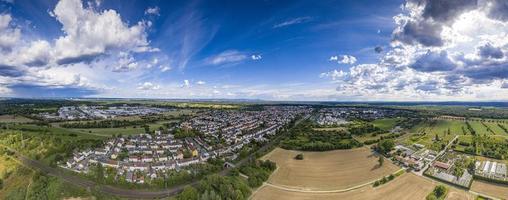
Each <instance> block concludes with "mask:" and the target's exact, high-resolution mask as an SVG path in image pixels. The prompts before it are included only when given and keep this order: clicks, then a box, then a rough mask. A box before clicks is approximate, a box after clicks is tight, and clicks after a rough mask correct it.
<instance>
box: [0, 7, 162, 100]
mask: <svg viewBox="0 0 508 200" xmlns="http://www.w3.org/2000/svg"><path fill="white" fill-rule="evenodd" d="M99 4H100V1H96V2H95V5H94V3H93V2H91V3H90V2H89V3H88V4H86V5H88V7H86V6H85V5H83V2H82V1H80V0H62V1H58V2H57V4H56V6H55V8H54V9H53V10H52V11H50V12H49V13H48V15H50V16H51V17H54V19H55V20H56V21H57V22H58V23H60V24H61V25H62V26H61V28H62V29H61V31H62V34H61V36H59V37H57V38H56V39H54V40H51V41H50V40H45V39H35V40H34V39H33V38H34V37H32V36H29V35H24V32H22V31H21V30H25V29H22V27H18V25H16V24H17V23H15V22H16V20H18V19H13V18H12V16H11V15H10V14H8V13H2V14H0V53H1V54H2V56H0V88H16V90H23V89H27V88H31V89H33V90H35V89H40V90H41V91H42V90H44V91H47V92H48V91H51V90H49V89H51V88H52V89H58V90H59V91H66V90H65V88H72V89H74V90H83V91H86V94H94V93H95V92H92V91H94V90H101V89H102V88H107V87H106V86H105V85H104V84H106V83H110V82H112V79H118V80H119V81H122V80H121V79H124V78H125V79H129V78H130V79H133V78H137V77H141V75H142V74H143V72H139V73H138V72H135V73H133V72H132V71H134V70H140V69H141V68H142V67H141V66H147V68H146V69H149V68H150V67H148V66H149V65H150V63H149V61H144V60H142V59H141V60H139V59H138V57H137V55H139V54H144V55H148V54H149V53H157V51H158V49H157V48H153V47H151V46H150V42H149V41H148V40H147V30H148V29H149V28H150V25H151V22H149V21H144V20H142V21H139V22H134V23H132V24H130V23H128V22H125V21H123V20H122V18H121V16H120V14H119V13H117V12H116V11H115V10H111V9H109V10H103V11H100V12H99V11H97V9H96V8H95V6H98V5H99ZM27 30H29V28H27ZM166 60H167V59H165V61H166ZM166 65H168V63H167V62H164V63H162V62H159V63H158V66H161V68H160V70H162V71H167V70H169V68H168V67H163V66H166ZM128 71H129V72H131V73H129V74H127V73H121V74H122V75H119V76H118V77H117V76H116V75H115V74H114V73H115V72H128ZM110 72H111V73H110ZM92 80H93V81H92ZM134 87H135V85H134ZM2 90H4V91H7V90H5V89H2ZM9 91H11V92H13V90H12V89H9ZM14 92H16V91H14Z"/></svg>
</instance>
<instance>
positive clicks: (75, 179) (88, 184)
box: [0, 116, 308, 199]
mask: <svg viewBox="0 0 508 200" xmlns="http://www.w3.org/2000/svg"><path fill="white" fill-rule="evenodd" d="M306 118H308V116H307V117H304V118H302V119H300V120H298V121H297V122H296V123H295V124H294V125H297V124H299V123H300V122H301V121H303V120H304V119H306ZM283 135H285V134H280V135H279V136H277V138H274V139H272V140H270V142H268V143H267V144H265V145H264V146H263V147H261V148H259V149H258V150H257V151H256V152H254V153H252V154H251V155H249V156H248V157H246V158H244V159H242V160H240V161H238V163H236V167H238V166H241V165H243V164H245V163H246V162H247V161H248V160H250V159H251V158H255V157H254V155H256V153H258V152H263V151H265V150H266V149H268V148H270V147H271V146H272V145H274V144H275V142H276V141H278V139H280V138H281V137H282V136H283ZM0 146H2V147H4V148H6V149H8V150H10V151H12V152H14V154H15V157H16V158H17V159H18V160H19V161H21V163H23V165H26V166H28V167H31V168H34V169H37V170H39V171H41V172H43V173H46V174H48V175H50V176H54V177H57V178H60V179H62V180H64V181H65V182H68V183H70V184H73V185H75V186H78V187H82V188H85V189H87V190H96V191H99V192H102V193H104V194H108V195H113V196H117V197H122V198H129V199H158V198H165V197H170V196H174V195H176V194H178V193H180V192H181V191H182V190H183V189H184V188H185V187H186V186H195V185H197V184H198V182H199V180H195V181H192V182H190V183H186V184H181V185H177V186H173V187H171V188H169V189H163V190H139V189H124V188H119V187H114V186H109V185H100V184H97V183H95V182H93V181H90V180H88V179H85V178H83V177H80V176H76V175H73V174H70V173H64V170H63V169H59V168H53V167H50V166H48V165H46V164H44V163H42V162H40V161H38V160H33V159H30V158H28V157H26V156H24V155H22V154H21V153H19V152H18V151H16V150H15V149H12V148H10V147H8V146H5V145H2V144H0ZM231 170H232V168H226V169H224V170H222V171H220V172H218V174H219V175H221V176H225V175H227V174H228V173H229V172H230V171H231Z"/></svg>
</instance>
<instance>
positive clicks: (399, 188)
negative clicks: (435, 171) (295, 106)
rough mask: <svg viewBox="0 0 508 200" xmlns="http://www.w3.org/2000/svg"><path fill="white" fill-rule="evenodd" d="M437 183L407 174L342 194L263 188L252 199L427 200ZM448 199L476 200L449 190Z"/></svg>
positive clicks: (462, 192) (470, 196)
mask: <svg viewBox="0 0 508 200" xmlns="http://www.w3.org/2000/svg"><path fill="white" fill-rule="evenodd" d="M435 185H436V183H435V182H433V181H430V180H428V179H425V178H422V177H418V176H417V175H414V174H412V173H406V174H403V175H402V176H400V177H398V178H396V179H395V180H393V181H391V182H389V183H387V184H384V185H381V186H379V187H375V188H373V187H372V186H364V187H361V188H358V189H355V190H351V191H347V192H342V193H312V192H305V191H302V192H296V191H287V190H282V189H278V188H275V187H272V186H267V185H265V186H263V187H262V188H260V189H259V190H258V191H257V192H256V193H254V194H253V195H252V199H267V200H269V199H274V200H275V199H367V200H369V199H372V200H374V199H376V200H377V199H387V200H388V199H422V200H423V199H425V197H426V196H427V194H428V193H429V192H431V191H432V189H433V188H434V186H435ZM449 189H450V191H449V192H448V196H447V199H461V200H462V199H466V200H469V199H471V200H472V199H474V198H473V196H472V195H470V194H468V193H467V192H466V191H463V190H457V189H454V188H449Z"/></svg>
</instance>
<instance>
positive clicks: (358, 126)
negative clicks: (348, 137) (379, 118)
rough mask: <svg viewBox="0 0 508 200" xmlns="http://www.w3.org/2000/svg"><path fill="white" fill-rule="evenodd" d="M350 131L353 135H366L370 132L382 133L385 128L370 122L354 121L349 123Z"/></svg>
mask: <svg viewBox="0 0 508 200" xmlns="http://www.w3.org/2000/svg"><path fill="white" fill-rule="evenodd" d="M348 131H349V133H351V134H352V135H364V134H368V133H375V134H380V133H383V132H384V130H383V129H381V128H379V127H377V126H374V125H373V124H371V123H368V122H354V123H351V124H349V125H348Z"/></svg>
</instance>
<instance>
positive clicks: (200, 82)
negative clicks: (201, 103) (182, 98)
mask: <svg viewBox="0 0 508 200" xmlns="http://www.w3.org/2000/svg"><path fill="white" fill-rule="evenodd" d="M196 84H198V85H204V84H206V82H204V81H198V82H196Z"/></svg>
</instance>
